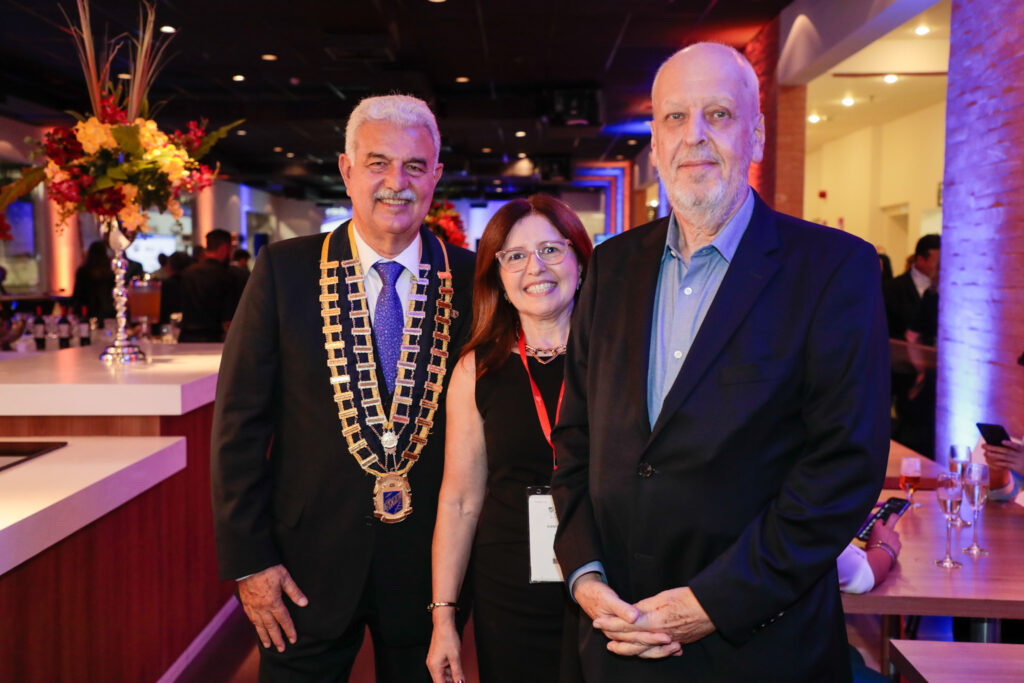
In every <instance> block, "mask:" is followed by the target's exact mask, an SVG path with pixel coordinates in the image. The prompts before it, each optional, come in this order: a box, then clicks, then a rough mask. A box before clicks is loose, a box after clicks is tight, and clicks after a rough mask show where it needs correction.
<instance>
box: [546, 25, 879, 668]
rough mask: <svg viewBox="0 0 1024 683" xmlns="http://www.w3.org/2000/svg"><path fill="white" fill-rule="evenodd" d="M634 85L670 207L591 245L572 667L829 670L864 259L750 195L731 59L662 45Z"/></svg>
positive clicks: (863, 483) (567, 437) (565, 501)
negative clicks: (576, 656) (642, 100)
mask: <svg viewBox="0 0 1024 683" xmlns="http://www.w3.org/2000/svg"><path fill="white" fill-rule="evenodd" d="M652 99H653V105H654V120H653V123H652V138H651V148H652V151H653V155H652V157H653V159H654V161H655V163H656V165H657V168H658V172H659V174H660V176H661V178H662V180H663V182H664V183H665V184H666V188H667V190H668V196H669V200H670V203H671V205H672V213H671V216H670V217H669V218H667V219H663V220H659V221H655V222H653V223H650V224H648V225H645V226H641V227H639V228H635V229H633V230H630V231H628V232H626V233H625V234H623V235H621V236H618V237H615V238H614V239H611V240H609V241H607V242H605V243H604V244H602V245H601V246H600V247H599V248H598V249H597V250H596V251H595V253H594V257H593V260H592V261H591V269H590V273H589V275H588V277H587V281H586V283H585V284H584V286H583V290H582V293H581V297H580V302H579V305H578V307H577V310H576V314H575V317H574V322H573V330H572V334H571V338H570V342H569V349H568V357H567V361H566V383H565V398H564V402H563V404H562V410H561V418H560V421H559V423H558V427H557V429H556V431H555V433H554V434H553V439H554V442H555V447H556V450H557V455H558V470H557V471H556V473H555V477H554V484H553V494H554V497H555V504H556V508H557V512H558V517H559V522H560V523H559V529H558V535H557V537H556V541H555V548H556V552H557V554H558V558H559V561H560V564H561V566H562V569H563V570H564V571H565V574H566V576H569V583H570V589H571V591H572V593H573V597H574V598H575V599H576V600H577V601H578V602H579V604H580V606H581V607H582V608H583V609H584V610H585V611H586V613H587V614H588V615H589V617H590V618H589V619H584V620H583V622H582V623H581V624H580V650H581V654H582V661H583V666H584V673H585V676H586V679H587V680H588V681H622V680H630V681H662V680H664V681H680V680H688V681H701V680H755V679H756V680H776V679H777V680H786V681H807V680H814V681H825V680H848V679H849V677H850V669H849V663H848V659H847V649H846V648H847V646H846V634H845V628H844V623H843V613H842V606H841V604H840V599H839V589H838V581H837V577H836V568H835V560H836V557H837V556H838V555H839V553H840V551H842V549H843V548H844V547H845V546H846V544H847V543H849V541H850V539H851V538H852V537H853V535H854V533H855V532H856V530H857V528H858V525H859V524H860V523H861V522H862V521H863V520H864V517H865V515H866V514H867V512H868V511H869V510H870V509H871V506H872V504H873V503H874V502H875V501H876V500H877V495H878V493H879V490H880V489H881V484H882V480H883V477H884V472H885V462H886V457H887V452H888V420H889V415H888V392H889V351H888V344H887V340H886V321H885V310H884V307H883V304H882V296H881V291H880V277H879V262H878V256H877V254H876V252H875V249H874V248H873V247H872V246H871V245H869V244H867V243H866V242H863V241H861V240H859V239H857V238H855V237H852V236H850V235H847V234H844V233H842V232H839V231H836V230H831V229H828V228H824V227H821V226H817V225H812V224H810V223H806V222H804V221H801V220H798V219H796V218H792V217H790V216H786V215H783V214H780V213H776V212H775V211H773V210H771V209H770V208H769V207H768V206H767V205H766V204H765V203H764V202H763V201H762V200H761V199H760V198H759V197H758V196H757V194H756V193H755V192H754V191H753V190H752V189H750V187H749V186H748V185H747V173H748V170H749V166H750V164H751V162H756V161H760V159H761V155H762V150H763V147H764V117H763V116H762V115H761V114H760V112H759V108H758V86H757V78H756V75H755V74H754V71H753V69H752V68H751V66H750V64H749V63H748V62H747V61H746V59H744V58H743V56H742V55H740V54H739V53H738V52H736V51H735V50H733V49H732V48H730V47H726V46H723V45H718V44H707V43H704V44H697V45H693V46H690V47H688V48H686V49H684V50H681V51H680V52H678V53H676V54H675V55H674V56H673V57H671V58H670V59H669V60H668V61H667V62H665V64H664V65H662V67H661V69H660V70H659V72H658V75H657V77H656V78H655V81H654V86H653V90H652Z"/></svg>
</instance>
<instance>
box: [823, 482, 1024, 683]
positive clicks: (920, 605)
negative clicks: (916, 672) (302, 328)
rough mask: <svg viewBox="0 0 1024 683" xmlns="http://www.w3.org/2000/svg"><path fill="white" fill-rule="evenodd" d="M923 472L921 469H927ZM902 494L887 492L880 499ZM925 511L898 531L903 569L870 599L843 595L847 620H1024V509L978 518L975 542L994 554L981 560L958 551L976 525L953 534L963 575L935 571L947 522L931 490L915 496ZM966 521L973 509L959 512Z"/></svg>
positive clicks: (883, 656)
mask: <svg viewBox="0 0 1024 683" xmlns="http://www.w3.org/2000/svg"><path fill="white" fill-rule="evenodd" d="M922 472H923V469H922ZM894 495H900V492H899V491H893V490H885V491H882V495H881V496H880V498H881V499H882V500H885V499H887V498H888V497H889V496H894ZM914 497H915V498H916V499H917V500H918V501H919V502H920V503H921V507H919V508H912V509H911V510H908V511H907V513H906V514H904V515H903V518H902V519H901V520H900V523H899V525H898V526H897V527H896V528H897V531H899V533H900V542H901V543H902V544H903V549H902V550H901V552H900V556H899V563H898V564H897V565H896V567H894V568H893V570H892V572H890V573H889V576H888V578H887V579H886V580H885V582H884V583H882V585H880V586H878V587H877V588H875V589H874V590H873V591H871V592H869V593H863V594H860V595H851V594H846V593H844V594H843V609H844V611H845V612H846V613H848V614H881V615H900V614H916V615H929V616H953V617H976V618H987V619H1024V508H1022V507H1021V506H1019V505H1017V504H1015V503H1010V502H1008V503H992V502H990V503H988V504H987V505H986V506H985V508H984V509H983V510H982V513H981V522H980V526H979V527H978V543H979V544H980V545H981V546H982V547H983V548H985V549H986V550H988V551H989V553H990V554H989V555H987V556H983V557H981V558H978V559H977V560H975V559H973V558H971V557H970V556H969V555H965V554H964V553H963V552H962V551H961V548H964V547H966V546H968V545H970V544H971V540H972V534H973V532H974V530H973V528H971V527H964V528H962V529H956V528H954V529H953V542H952V544H951V546H950V547H951V549H952V556H953V558H954V559H955V560H957V561H958V562H960V563H962V564H963V567H962V568H960V569H942V568H940V567H936V566H935V560H937V559H939V558H941V557H942V556H943V554H944V553H945V550H946V522H945V519H944V518H943V517H942V514H941V513H940V512H939V507H938V504H937V503H936V501H935V492H934V491H919V492H917V493H916V494H915V496H914ZM962 513H963V514H964V515H965V516H967V515H968V514H969V509H968V508H962ZM882 622H883V623H882V641H881V644H880V645H881V648H880V649H881V653H880V658H879V660H880V662H881V664H882V671H883V672H884V671H886V670H887V668H888V664H889V652H888V639H889V637H890V636H894V635H898V617H896V618H895V619H892V618H889V619H883V620H882Z"/></svg>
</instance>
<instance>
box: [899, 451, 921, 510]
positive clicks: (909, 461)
mask: <svg viewBox="0 0 1024 683" xmlns="http://www.w3.org/2000/svg"><path fill="white" fill-rule="evenodd" d="M920 483H921V458H917V457H909V458H903V460H901V461H900V488H901V489H903V490H904V491H906V492H907V502H909V503H910V506H911V507H915V508H919V507H921V504H920V503H915V502H914V489H916V488H917V486H918V484H920Z"/></svg>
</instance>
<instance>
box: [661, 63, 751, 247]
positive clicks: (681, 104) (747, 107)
mask: <svg viewBox="0 0 1024 683" xmlns="http://www.w3.org/2000/svg"><path fill="white" fill-rule="evenodd" d="M756 84H757V81H756V76H754V75H753V70H752V69H750V65H749V64H746V63H745V62H744V61H743V60H742V57H740V56H739V55H738V54H737V53H736V52H735V51H734V50H732V49H731V48H728V47H725V46H723V45H715V44H709V43H704V44H699V45H695V46H692V47H690V48H687V49H685V50H682V51H680V52H678V53H676V55H675V56H673V57H672V58H671V59H670V60H669V61H668V62H667V63H666V64H665V65H664V66H663V67H662V68H661V70H660V71H659V72H658V76H657V77H656V78H655V82H654V88H653V91H652V95H651V98H652V104H653V109H654V119H653V121H652V123H651V149H652V151H653V159H654V163H655V165H656V166H657V169H658V174H659V175H660V176H661V178H662V180H663V181H664V182H665V185H666V189H667V191H668V196H669V200H670V202H671V204H672V208H673V209H674V210H675V212H676V214H677V217H678V218H680V219H682V220H686V221H687V222H690V223H694V224H696V225H698V226H702V227H706V228H714V229H717V228H721V226H722V224H724V222H725V220H727V219H728V218H729V216H731V215H732V214H733V213H735V211H736V210H737V209H738V208H739V206H740V204H742V203H743V200H744V199H745V198H746V189H747V173H748V171H749V169H750V164H751V162H753V161H760V160H761V155H762V152H763V150H764V117H763V116H762V115H761V114H760V113H759V112H758V103H757V89H756V88H757V85H756Z"/></svg>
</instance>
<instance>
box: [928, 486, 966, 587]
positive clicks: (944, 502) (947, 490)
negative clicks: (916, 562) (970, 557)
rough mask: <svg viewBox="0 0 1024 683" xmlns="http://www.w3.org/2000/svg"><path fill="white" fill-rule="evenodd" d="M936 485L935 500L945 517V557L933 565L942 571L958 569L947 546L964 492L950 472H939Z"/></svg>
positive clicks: (950, 539) (957, 563)
mask: <svg viewBox="0 0 1024 683" xmlns="http://www.w3.org/2000/svg"><path fill="white" fill-rule="evenodd" d="M937 483H938V488H936V489H935V500H936V501H937V502H938V504H939V509H940V510H942V514H943V515H945V517H946V556H945V557H943V558H942V559H941V560H935V564H936V566H939V567H942V568H943V569H959V568H960V567H961V566H962V565H961V564H960V563H959V562H957V561H956V560H954V559H953V558H952V556H950V548H949V546H950V543H951V541H952V536H953V517H954V516H959V515H960V503H961V502H962V501H963V497H964V490H963V488H961V486H960V481H959V480H958V479H957V478H956V475H955V474H953V473H952V472H940V473H939V478H938V481H937Z"/></svg>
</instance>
